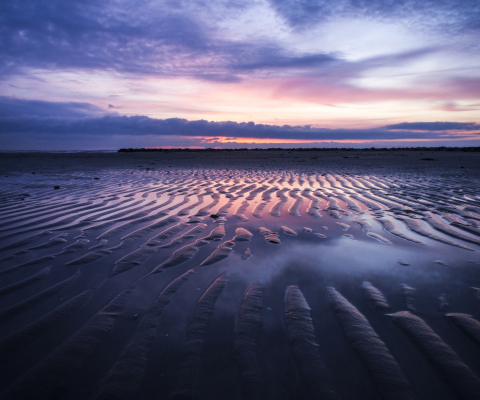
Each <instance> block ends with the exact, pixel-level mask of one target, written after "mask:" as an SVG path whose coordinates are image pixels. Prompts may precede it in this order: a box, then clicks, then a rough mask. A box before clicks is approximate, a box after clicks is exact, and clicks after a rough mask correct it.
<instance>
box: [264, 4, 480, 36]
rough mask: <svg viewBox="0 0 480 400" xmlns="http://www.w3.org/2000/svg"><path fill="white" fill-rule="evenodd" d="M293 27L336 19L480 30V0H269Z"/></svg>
mask: <svg viewBox="0 0 480 400" xmlns="http://www.w3.org/2000/svg"><path fill="white" fill-rule="evenodd" d="M269 1H270V3H271V4H272V7H274V9H275V10H276V11H277V12H278V13H279V15H281V16H282V17H283V18H284V19H285V20H286V21H287V22H288V23H289V24H290V25H291V26H293V27H296V28H299V29H303V28H305V27H307V26H309V25H312V24H318V23H319V22H324V21H330V20H333V19H337V18H342V17H347V18H370V19H377V20H384V21H395V22H398V21H401V20H405V21H408V23H409V24H410V25H412V24H418V25H422V26H425V27H430V28H434V29H444V28H445V27H449V28H450V29H451V31H450V33H453V31H454V32H461V31H466V30H477V29H480V4H479V2H478V0H421V1H419V0H403V1H392V0H337V1H330V0H269Z"/></svg>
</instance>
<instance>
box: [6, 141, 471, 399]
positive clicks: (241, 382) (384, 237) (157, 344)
mask: <svg viewBox="0 0 480 400" xmlns="http://www.w3.org/2000/svg"><path fill="white" fill-rule="evenodd" d="M478 154H479V153H465V152H460V151H459V152H430V151H423V152H418V151H417V152H413V151H406V150H405V151H403V150H402V151H395V152H392V151H385V152H381V151H375V152H372V151H354V152H348V151H329V152H321V151H319V152H311V151H309V152H301V151H288V150H285V151H280V150H279V151H255V152H226V151H216V152H199V153H195V152H193V153H192V152H161V153H72V154H59V153H55V154H53V153H50V154H49V153H35V154H27V153H21V154H12V153H4V154H1V157H0V182H1V192H0V279H1V282H0V298H1V300H2V302H1V306H0V324H1V325H0V326H1V331H0V357H1V366H2V370H1V374H0V390H1V396H0V398H2V399H135V398H139V399H161V398H178V399H180V398H191V399H227V398H228V399H322V398H327V399H341V398H342V399H440V400H447V399H478V398H479V393H480V323H479V322H478V321H479V320H480V255H479V250H480V192H479V187H480V157H479V155H478ZM357 157H358V158H357ZM55 187H57V188H56V189H55Z"/></svg>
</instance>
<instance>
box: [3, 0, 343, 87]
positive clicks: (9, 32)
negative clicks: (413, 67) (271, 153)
mask: <svg viewBox="0 0 480 400" xmlns="http://www.w3.org/2000/svg"><path fill="white" fill-rule="evenodd" d="M199 4H200V2H198V4H197V3H196V2H192V4H187V3H184V4H183V3H181V2H179V3H176V2H175V3H174V2H161V3H156V2H151V3H144V4H142V7H138V5H137V4H136V3H134V2H128V1H126V2H120V1H113V0H105V1H98V2H97V1H92V0H86V1H82V2H81V3H79V2H68V3H65V2H64V1H61V0H51V1H49V2H48V3H41V2H38V1H37V0H20V1H17V0H5V1H2V2H1V5H0V24H1V26H2V28H1V30H0V43H1V44H0V60H1V61H0V75H1V76H3V78H4V79H5V78H6V77H8V76H10V75H13V74H18V73H22V72H23V73H25V74H26V73H28V71H29V70H30V69H32V68H35V69H38V68H41V69H48V70H51V69H57V70H68V69H72V68H73V69H79V70H102V71H117V72H121V73H125V74H133V75H157V76H189V77H194V78H198V79H203V80H212V81H221V82H238V81H240V80H241V75H242V74H243V73H249V74H251V72H252V71H253V70H266V69H279V68H282V69H289V68H295V69H299V68H300V69H301V68H313V67H318V66H321V65H323V64H325V62H328V61H332V60H335V58H336V57H335V56H334V55H331V54H324V53H321V52H319V53H302V52H295V51H292V50H287V49H285V48H283V47H282V46H280V45H278V44H277V43H276V40H275V39H274V38H270V39H269V38H266V37H263V38H255V39H254V40H227V39H223V38H221V37H220V35H219V34H218V32H217V30H218V29H216V28H215V27H214V24H213V23H212V24H210V23H209V22H210V21H209V20H214V21H215V22H218V21H221V20H222V19H223V18H224V15H223V14H222V13H227V14H230V13H232V12H237V11H238V9H239V8H241V7H242V6H241V5H240V4H237V3H236V2H223V1H220V2H216V3H215V6H212V7H209V6H208V5H205V3H204V2H201V6H200V5H199ZM246 4H247V5H248V2H246ZM208 12H209V14H208V15H207V13H208ZM239 75H240V76H239Z"/></svg>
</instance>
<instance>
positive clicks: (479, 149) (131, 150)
mask: <svg viewBox="0 0 480 400" xmlns="http://www.w3.org/2000/svg"><path fill="white" fill-rule="evenodd" d="M339 150H341V151H463V152H480V147H445V146H441V147H389V148H387V147H378V148H377V147H365V148H351V147H332V148H326V147H311V148H310V147H309V148H306V147H291V148H281V147H269V148H266V149H261V148H254V149H247V148H238V149H228V148H227V149H214V148H206V149H189V148H185V147H183V148H182V147H178V148H174V149H162V148H155V149H151V148H144V147H140V148H136V149H134V148H128V149H120V150H118V153H135V152H176V151H187V152H212V151H218V152H220V151H339Z"/></svg>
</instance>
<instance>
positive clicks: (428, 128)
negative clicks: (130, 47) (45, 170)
mask: <svg viewBox="0 0 480 400" xmlns="http://www.w3.org/2000/svg"><path fill="white" fill-rule="evenodd" d="M22 103H23V107H22ZM11 111H12V112H11ZM102 111H103V110H102V109H101V108H99V107H97V106H94V105H91V104H88V103H56V102H46V101H33V100H20V99H15V98H8V97H2V98H0V135H4V136H5V135H10V136H11V135H15V134H23V135H25V134H27V135H30V136H32V137H35V136H38V135H49V136H50V137H57V138H58V137H62V138H65V140H68V138H69V137H73V136H76V135H77V136H78V135H89V136H92V135H93V136H98V137H103V138H105V137H108V136H125V137H131V138H135V137H138V136H146V135H151V136H162V137H176V138H181V137H188V138H195V137H196V138H209V137H210V138H211V137H215V138H216V139H218V138H228V137H233V138H249V139H264V140H265V139H267V140H273V141H274V140H298V141H301V140H309V141H328V140H334V141H338V140H400V141H401V140H407V139H408V140H417V139H421V140H426V139H429V140H439V139H442V140H443V139H466V138H480V127H479V125H477V124H475V123H457V122H433V123H428V122H416V123H402V124H396V125H387V126H384V127H380V128H372V129H324V128H314V127H311V126H309V125H304V126H290V125H282V126H278V125H267V124H255V123H254V122H234V121H221V122H214V121H206V120H197V121H188V120H186V119H181V118H168V119H154V118H149V117H147V116H142V115H135V116H122V115H118V114H113V113H104V112H102ZM450 130H455V131H459V130H460V131H463V133H458V132H455V133H452V132H450ZM475 131H476V132H475Z"/></svg>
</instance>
